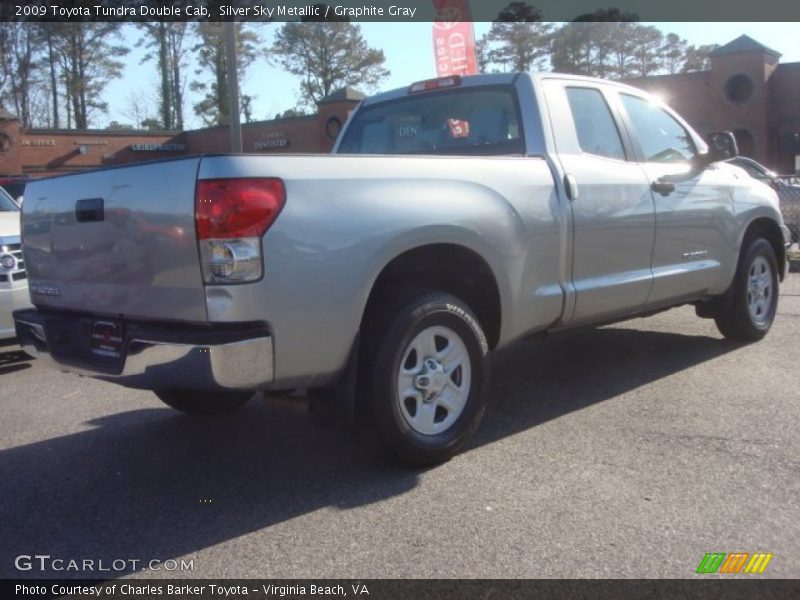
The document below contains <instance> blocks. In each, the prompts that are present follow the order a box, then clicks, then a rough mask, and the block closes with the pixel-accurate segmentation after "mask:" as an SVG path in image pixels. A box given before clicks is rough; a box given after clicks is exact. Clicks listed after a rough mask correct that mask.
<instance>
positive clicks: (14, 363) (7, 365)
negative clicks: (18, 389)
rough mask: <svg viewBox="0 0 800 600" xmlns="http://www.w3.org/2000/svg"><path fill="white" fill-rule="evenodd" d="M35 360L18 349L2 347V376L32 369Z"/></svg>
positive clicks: (0, 372)
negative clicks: (31, 362) (31, 363)
mask: <svg viewBox="0 0 800 600" xmlns="http://www.w3.org/2000/svg"><path fill="white" fill-rule="evenodd" d="M32 360H33V358H32V357H30V356H28V355H27V354H25V353H24V352H23V351H22V350H20V349H19V346H17V347H13V346H12V347H8V348H2V347H0V375H5V374H6V373H13V372H15V371H22V370H23V369H28V368H30V366H31V365H30V361H32Z"/></svg>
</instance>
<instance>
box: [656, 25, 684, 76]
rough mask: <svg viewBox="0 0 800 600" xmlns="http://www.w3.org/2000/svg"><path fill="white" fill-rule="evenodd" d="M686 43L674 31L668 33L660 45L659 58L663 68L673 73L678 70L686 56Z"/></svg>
mask: <svg viewBox="0 0 800 600" xmlns="http://www.w3.org/2000/svg"><path fill="white" fill-rule="evenodd" d="M686 49H687V43H686V40H684V39H682V38H681V37H680V36H679V35H678V34H676V33H668V34H667V35H666V36H665V37H664V44H663V46H661V59H662V64H663V67H664V69H666V71H667V72H668V73H669V74H670V75H674V74H675V73H677V72H678V71H680V69H681V67H682V66H683V63H684V61H685V56H686Z"/></svg>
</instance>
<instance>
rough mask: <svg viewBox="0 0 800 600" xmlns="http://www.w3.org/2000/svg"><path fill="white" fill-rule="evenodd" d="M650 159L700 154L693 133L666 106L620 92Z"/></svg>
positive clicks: (679, 159) (684, 158) (679, 158)
mask: <svg viewBox="0 0 800 600" xmlns="http://www.w3.org/2000/svg"><path fill="white" fill-rule="evenodd" d="M620 98H621V99H622V105H623V106H624V107H625V110H626V111H627V112H628V116H629V117H630V120H631V124H632V125H633V129H634V132H635V133H636V137H638V138H639V145H640V146H641V147H642V151H643V152H644V156H645V160H646V161H647V162H684V161H688V160H691V159H692V158H694V156H695V155H696V154H697V148H695V145H694V141H693V140H692V136H691V135H689V132H688V131H686V129H685V128H684V127H683V126H682V125H681V124H680V123H678V121H676V120H675V119H674V118H673V117H672V115H670V114H669V113H668V112H667V111H665V110H664V109H663V108H660V107H659V106H657V105H656V104H653V103H652V102H649V101H647V100H645V99H644V98H639V97H638V96H631V95H629V94H620Z"/></svg>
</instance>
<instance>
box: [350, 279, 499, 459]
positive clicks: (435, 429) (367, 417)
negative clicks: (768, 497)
mask: <svg viewBox="0 0 800 600" xmlns="http://www.w3.org/2000/svg"><path fill="white" fill-rule="evenodd" d="M487 353H488V345H487V343H486V337H485V335H484V333H483V331H482V330H481V327H480V325H479V324H478V320H477V319H476V318H475V316H474V315H473V314H472V312H471V311H470V309H469V307H468V306H467V305H466V304H465V303H464V302H463V301H461V300H460V299H458V298H456V297H455V296H452V295H450V294H445V293H441V292H425V293H420V294H418V295H416V296H413V297H412V298H411V299H408V300H407V301H405V302H400V303H397V304H394V305H393V306H392V307H389V308H388V309H386V310H384V311H380V314H376V315H374V317H373V318H372V319H370V320H369V322H368V323H367V327H366V330H365V332H364V346H363V349H362V354H361V356H362V362H361V369H360V374H359V380H360V381H359V402H358V405H357V413H356V424H357V426H358V428H359V429H360V430H361V433H362V435H363V436H364V437H366V438H368V439H371V440H372V442H373V444H372V445H373V446H374V444H375V442H377V443H378V444H379V445H381V446H383V447H384V448H385V449H387V450H389V451H390V453H391V454H392V455H394V457H396V458H398V459H400V460H401V461H402V462H405V463H408V464H412V465H432V464H437V463H441V462H444V461H446V460H448V459H449V458H450V457H452V456H453V455H454V454H456V453H457V452H459V451H460V450H461V449H462V448H463V447H464V446H465V445H466V443H467V442H468V441H469V439H470V437H471V436H472V434H473V433H474V432H475V430H476V429H477V427H478V425H479V423H480V421H481V418H482V417H483V413H484V411H485V409H486V396H487V393H486V388H487V384H488V381H489V373H488V360H487Z"/></svg>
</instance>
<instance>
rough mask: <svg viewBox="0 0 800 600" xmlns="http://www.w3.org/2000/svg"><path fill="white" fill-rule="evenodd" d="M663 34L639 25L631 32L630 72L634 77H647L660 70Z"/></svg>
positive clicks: (650, 26)
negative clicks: (632, 47)
mask: <svg viewBox="0 0 800 600" xmlns="http://www.w3.org/2000/svg"><path fill="white" fill-rule="evenodd" d="M663 39H664V34H663V33H661V31H659V30H658V29H656V28H655V27H653V26H652V25H649V26H643V25H639V26H638V27H636V28H635V29H634V30H633V38H632V42H633V46H634V48H635V50H634V52H633V63H632V66H633V68H632V71H633V73H632V74H633V75H634V76H636V77H647V76H648V75H652V74H653V73H655V72H656V71H658V70H659V69H661V68H662V60H661V52H660V51H661V46H662V42H663Z"/></svg>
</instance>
